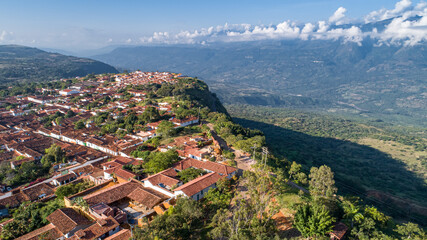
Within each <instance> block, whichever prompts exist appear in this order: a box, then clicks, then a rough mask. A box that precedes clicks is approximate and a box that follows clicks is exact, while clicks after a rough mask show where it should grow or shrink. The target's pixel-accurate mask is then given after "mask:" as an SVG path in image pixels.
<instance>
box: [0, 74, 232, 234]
mask: <svg viewBox="0 0 427 240" xmlns="http://www.w3.org/2000/svg"><path fill="white" fill-rule="evenodd" d="M186 81H187V82H186ZM178 82H181V84H182V85H184V86H185V85H191V84H192V83H191V82H194V80H193V79H187V78H186V77H185V76H181V75H180V74H174V73H167V72H141V71H136V72H132V73H127V74H117V75H97V76H95V75H91V76H87V77H85V78H75V79H64V80H61V81H57V82H54V83H49V86H42V87H38V88H36V89H34V90H32V91H33V92H32V94H31V95H30V94H22V95H16V96H11V97H7V98H5V99H4V100H3V101H2V102H1V105H0V106H1V108H0V116H1V118H0V147H1V148H0V149H1V150H0V164H1V169H2V170H1V171H2V173H1V175H2V176H1V177H2V184H1V193H0V207H1V210H0V214H1V215H2V216H3V217H4V216H8V215H9V212H10V211H13V209H15V208H18V207H20V205H22V204H25V203H26V202H49V201H51V200H52V199H55V198H59V197H60V196H59V195H60V194H59V193H60V192H62V191H63V190H64V189H66V188H67V186H82V187H81V188H80V189H79V191H71V192H69V194H66V195H61V197H62V198H63V206H64V207H62V208H58V209H56V210H55V211H53V212H52V213H51V214H49V215H48V216H47V217H46V219H47V220H48V221H49V224H47V225H45V226H43V227H41V228H37V229H36V230H34V231H31V232H29V233H26V234H25V235H23V236H20V237H18V238H17V239H40V237H42V236H44V237H47V238H46V239H66V238H67V239H129V238H130V237H131V234H132V233H131V228H132V226H139V227H141V226H143V225H144V224H147V223H148V222H149V221H151V220H152V219H153V218H154V217H155V216H156V215H162V214H164V213H165V212H166V211H167V210H168V209H169V208H170V207H171V206H173V205H174V204H175V203H176V201H177V199H179V198H182V197H185V198H191V199H194V200H195V201H198V200H201V199H203V197H204V196H205V195H206V194H207V193H208V192H209V190H210V189H214V188H216V186H217V183H218V181H221V179H232V178H236V176H237V175H238V169H237V168H236V167H234V166H235V164H233V162H232V161H231V162H230V161H229V160H227V158H225V157H224V156H222V154H221V153H222V146H221V144H220V143H219V142H218V139H217V138H216V137H215V136H216V134H215V133H213V130H212V129H210V128H209V127H208V126H207V125H206V124H203V123H202V122H201V120H200V117H201V115H203V114H206V109H201V107H200V106H193V105H194V102H192V101H190V100H186V99H176V98H175V97H174V96H175V95H177V94H175V92H174V91H179V90H180V89H179V88H175V89H174V87H173V86H175V85H177V84H178ZM11 88H12V87H11ZM162 91H163V92H167V93H165V94H164V96H161V92H162ZM168 91H169V92H168ZM170 91H172V93H171V92H170ZM154 93H156V94H157V96H154ZM186 105H187V106H186ZM188 105H190V106H188ZM70 188H71V187H70ZM70 193H71V194H70ZM60 201H62V199H60ZM13 221H14V219H13V218H11V219H9V220H7V221H5V222H3V223H1V227H4V226H6V225H7V224H8V223H11V222H13Z"/></svg>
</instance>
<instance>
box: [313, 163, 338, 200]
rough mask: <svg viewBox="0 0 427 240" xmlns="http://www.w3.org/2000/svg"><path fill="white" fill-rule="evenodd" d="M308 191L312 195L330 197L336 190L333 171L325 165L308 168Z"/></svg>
mask: <svg viewBox="0 0 427 240" xmlns="http://www.w3.org/2000/svg"><path fill="white" fill-rule="evenodd" d="M309 177H310V193H311V195H312V196H314V197H326V198H330V197H332V196H333V195H334V194H335V193H336V192H337V188H336V187H335V180H334V173H333V172H332V170H331V168H329V167H328V166H326V165H323V166H320V167H319V168H317V167H312V168H311V170H310V175H309Z"/></svg>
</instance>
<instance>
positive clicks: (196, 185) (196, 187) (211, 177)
mask: <svg viewBox="0 0 427 240" xmlns="http://www.w3.org/2000/svg"><path fill="white" fill-rule="evenodd" d="M220 178H222V177H221V176H220V175H219V174H218V173H214V172H212V173H208V174H206V175H204V176H202V177H199V178H196V179H194V180H192V181H189V182H188V183H186V184H184V185H182V186H179V187H177V188H175V189H174V190H173V191H174V192H176V191H182V192H184V193H185V195H187V196H188V197H191V196H193V195H195V194H197V193H198V192H200V191H202V190H203V189H206V188H207V187H209V186H211V185H213V184H214V183H216V182H218V180H219V179H220Z"/></svg>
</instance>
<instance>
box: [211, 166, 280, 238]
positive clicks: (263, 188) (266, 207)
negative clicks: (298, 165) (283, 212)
mask: <svg viewBox="0 0 427 240" xmlns="http://www.w3.org/2000/svg"><path fill="white" fill-rule="evenodd" d="M254 170H255V171H254V172H249V171H247V172H244V174H243V178H241V179H239V181H242V185H243V186H244V187H245V188H247V189H248V194H249V196H250V197H245V196H240V195H238V196H236V197H235V198H234V199H233V207H232V208H219V209H218V210H217V212H216V214H215V215H214V217H213V219H212V226H213V229H212V231H211V232H210V234H209V235H210V236H211V237H212V238H214V239H236V240H237V239H253V238H254V236H256V238H257V239H272V238H274V237H275V233H276V231H277V229H276V226H275V223H274V220H272V217H273V215H274V214H276V213H277V211H278V208H277V207H278V206H277V204H276V203H275V201H273V196H274V193H275V192H276V191H277V188H276V186H277V185H276V183H278V182H281V183H282V184H283V179H281V178H276V177H275V176H274V175H272V174H270V169H261V168H257V167H255V169H254ZM208 195H209V194H208ZM208 200H210V201H212V200H211V197H209V198H208ZM213 202H215V201H213ZM221 205H222V203H221Z"/></svg>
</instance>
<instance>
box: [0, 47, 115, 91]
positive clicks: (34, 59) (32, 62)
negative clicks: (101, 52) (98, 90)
mask: <svg viewBox="0 0 427 240" xmlns="http://www.w3.org/2000/svg"><path fill="white" fill-rule="evenodd" d="M0 65H1V66H2V67H1V68H0V84H4V83H11V82H33V81H47V80H54V79H61V78H70V77H77V76H86V75H87V74H89V73H95V74H100V73H105V72H111V73H116V72H117V70H116V69H115V68H114V67H112V66H110V65H107V64H105V63H102V62H98V61H95V60H91V59H85V58H77V57H71V56H64V55H61V54H58V53H48V52H45V51H42V50H39V49H36V48H30V47H24V46H18V45H2V46H0Z"/></svg>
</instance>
